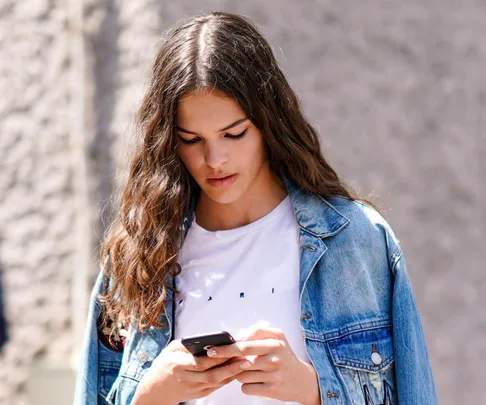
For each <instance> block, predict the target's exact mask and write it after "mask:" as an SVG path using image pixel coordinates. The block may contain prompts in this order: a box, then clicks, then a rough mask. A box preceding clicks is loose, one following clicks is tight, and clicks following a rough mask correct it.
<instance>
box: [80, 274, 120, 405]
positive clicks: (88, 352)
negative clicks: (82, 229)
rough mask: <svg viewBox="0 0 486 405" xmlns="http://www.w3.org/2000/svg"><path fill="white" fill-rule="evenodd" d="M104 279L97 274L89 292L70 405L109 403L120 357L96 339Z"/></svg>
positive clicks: (102, 404) (103, 276)
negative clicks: (99, 298) (85, 320)
mask: <svg viewBox="0 0 486 405" xmlns="http://www.w3.org/2000/svg"><path fill="white" fill-rule="evenodd" d="M105 281H106V277H105V275H104V273H103V272H102V271H101V272H100V273H99V275H98V277H97V279H96V282H95V285H94V287H93V290H92V292H91V296H90V304H89V311H88V319H87V323H86V331H85V335H84V340H83V346H82V350H81V356H80V359H79V365H78V373H77V377H76V385H75V391H74V401H73V405H86V404H90V405H91V404H93V405H94V404H97V405H106V404H110V403H112V401H110V400H109V399H108V396H107V395H108V390H109V387H110V386H111V385H112V383H113V382H114V380H115V379H116V377H117V375H118V372H119V367H120V365H121V356H122V353H117V352H114V351H111V350H109V349H107V348H106V347H104V346H103V344H102V343H101V342H100V341H99V338H98V327H97V325H98V317H99V316H100V314H101V304H100V302H99V300H98V295H99V294H100V293H101V292H102V291H103V288H104V285H105Z"/></svg>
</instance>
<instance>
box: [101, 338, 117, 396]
mask: <svg viewBox="0 0 486 405" xmlns="http://www.w3.org/2000/svg"><path fill="white" fill-rule="evenodd" d="M122 356H123V352H117V351H114V350H110V349H109V348H107V347H106V346H104V345H103V344H101V343H100V345H99V360H98V364H99V394H100V396H101V397H102V398H103V399H104V400H105V401H106V402H107V403H108V404H112V403H113V399H110V395H109V393H110V391H113V389H112V388H113V385H114V384H115V381H116V380H117V377H118V374H119V372H120V367H121V363H122Z"/></svg>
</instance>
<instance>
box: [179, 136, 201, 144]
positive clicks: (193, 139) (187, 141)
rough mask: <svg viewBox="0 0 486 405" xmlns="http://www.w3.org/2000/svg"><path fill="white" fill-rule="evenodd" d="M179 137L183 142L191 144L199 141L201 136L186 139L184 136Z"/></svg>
mask: <svg viewBox="0 0 486 405" xmlns="http://www.w3.org/2000/svg"><path fill="white" fill-rule="evenodd" d="M179 139H180V140H181V142H182V143H188V144H191V143H196V142H198V141H199V140H200V139H201V138H192V139H184V138H183V137H182V136H180V137H179Z"/></svg>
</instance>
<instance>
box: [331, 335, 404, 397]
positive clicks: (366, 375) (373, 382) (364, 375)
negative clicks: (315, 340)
mask: <svg viewBox="0 0 486 405" xmlns="http://www.w3.org/2000/svg"><path fill="white" fill-rule="evenodd" d="M327 347H328V350H329V353H330V355H331V358H332V362H333V364H334V365H335V366H336V370H337V372H338V373H339V374H340V375H341V377H342V378H343V380H344V383H345V385H346V389H347V392H348V395H349V397H350V398H351V400H352V401H353V403H354V404H357V405H381V404H383V405H394V404H397V399H396V392H395V391H396V390H395V385H396V384H395V370H394V361H395V357H394V353H393V337H392V328H391V326H386V327H380V328H374V329H363V330H359V331H356V332H351V333H348V334H345V335H342V336H340V337H337V338H334V339H331V340H328V341H327Z"/></svg>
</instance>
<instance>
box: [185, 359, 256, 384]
mask: <svg viewBox="0 0 486 405" xmlns="http://www.w3.org/2000/svg"><path fill="white" fill-rule="evenodd" d="M247 362H248V360H244V359H243V360H241V361H237V362H233V363H230V364H227V365H225V366H220V367H214V368H211V369H208V370H206V371H203V372H201V371H189V372H188V373H189V375H188V377H189V378H190V381H192V382H194V383H203V384H207V385H209V386H213V385H214V386H216V385H218V384H222V383H223V382H224V381H226V380H228V379H230V378H232V377H235V376H236V375H238V374H239V373H241V372H242V371H243V368H241V364H243V363H247Z"/></svg>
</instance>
